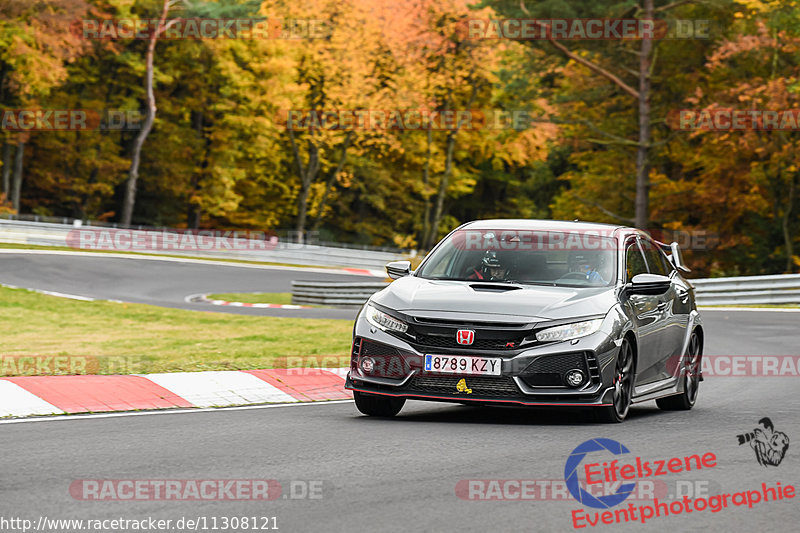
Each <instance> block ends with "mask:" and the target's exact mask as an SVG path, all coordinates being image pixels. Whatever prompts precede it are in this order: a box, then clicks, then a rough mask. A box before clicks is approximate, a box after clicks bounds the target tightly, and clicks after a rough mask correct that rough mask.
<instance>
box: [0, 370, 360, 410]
mask: <svg viewBox="0 0 800 533" xmlns="http://www.w3.org/2000/svg"><path fill="white" fill-rule="evenodd" d="M346 375H347V369H346V368H325V369H317V368H288V369H285V368H275V369H266V370H241V371H213V372H175V373H165V374H140V375H113V376H101V375H80V376H21V377H3V378H0V417H25V416H34V415H62V414H73V413H103V412H112V411H137V410H144V409H174V408H176V407H201V408H202V407H227V406H233V405H251V404H261V403H296V402H311V401H325V400H348V399H352V394H351V393H350V392H349V391H346V390H344V378H345V376H346Z"/></svg>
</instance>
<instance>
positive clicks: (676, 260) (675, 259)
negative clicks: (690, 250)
mask: <svg viewBox="0 0 800 533" xmlns="http://www.w3.org/2000/svg"><path fill="white" fill-rule="evenodd" d="M669 249H670V252H671V253H670V255H669V260H670V261H671V262H672V266H674V267H675V268H677V269H678V270H680V271H681V272H691V270H690V269H689V267H687V266H686V265H685V264H683V256H682V255H681V249H680V247H679V246H678V243H677V242H673V243H672V244H670V245H669Z"/></svg>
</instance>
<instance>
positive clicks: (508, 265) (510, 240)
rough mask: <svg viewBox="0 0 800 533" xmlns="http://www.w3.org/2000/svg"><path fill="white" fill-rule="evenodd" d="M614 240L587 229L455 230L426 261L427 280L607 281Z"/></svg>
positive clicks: (422, 274)
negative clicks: (563, 230) (564, 230)
mask: <svg viewBox="0 0 800 533" xmlns="http://www.w3.org/2000/svg"><path fill="white" fill-rule="evenodd" d="M615 250H616V240H615V239H614V238H612V237H607V236H601V235H600V234H599V232H591V231H589V232H586V231H566V232H562V231H532V230H488V229H486V230H475V229H465V230H459V231H456V232H454V233H453V234H451V235H450V236H449V237H448V238H447V239H446V240H445V241H444V242H443V243H442V244H441V246H439V247H438V248H436V250H435V251H434V252H433V253H432V254H431V255H430V256H429V257H428V258H427V259H426V260H425V262H424V263H423V264H422V265H421V266H420V268H419V269H418V270H417V272H416V274H415V275H417V276H419V277H422V278H425V279H440V280H458V281H485V282H500V283H520V284H540V285H551V286H565V287H584V286H587V287H588V286H593V287H598V286H608V285H612V284H613V283H614V280H615V278H616V260H615V259H616V252H615Z"/></svg>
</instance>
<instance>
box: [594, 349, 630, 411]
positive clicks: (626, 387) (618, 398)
mask: <svg viewBox="0 0 800 533" xmlns="http://www.w3.org/2000/svg"><path fill="white" fill-rule="evenodd" d="M634 377H635V364H634V358H633V346H631V344H630V342H628V339H623V340H622V344H621V345H620V347H619V353H618V354H617V362H616V365H615V367H614V394H613V402H612V405H609V406H608V407H598V408H597V409H596V410H595V414H596V415H597V419H598V420H599V421H600V422H604V423H607V424H618V423H620V422H622V421H624V420H625V418H626V417H627V416H628V411H629V410H630V407H631V400H632V399H633V381H634Z"/></svg>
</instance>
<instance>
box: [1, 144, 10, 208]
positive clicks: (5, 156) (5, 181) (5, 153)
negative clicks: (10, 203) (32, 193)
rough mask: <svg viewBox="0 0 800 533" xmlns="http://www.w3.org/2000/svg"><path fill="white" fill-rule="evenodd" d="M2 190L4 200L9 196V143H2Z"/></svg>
mask: <svg viewBox="0 0 800 533" xmlns="http://www.w3.org/2000/svg"><path fill="white" fill-rule="evenodd" d="M3 192H4V193H5V194H6V200H8V199H9V197H10V196H11V143H10V142H8V141H6V142H4V143H3Z"/></svg>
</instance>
